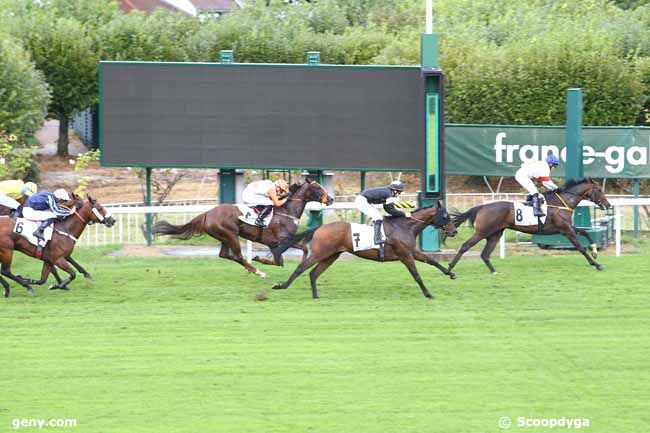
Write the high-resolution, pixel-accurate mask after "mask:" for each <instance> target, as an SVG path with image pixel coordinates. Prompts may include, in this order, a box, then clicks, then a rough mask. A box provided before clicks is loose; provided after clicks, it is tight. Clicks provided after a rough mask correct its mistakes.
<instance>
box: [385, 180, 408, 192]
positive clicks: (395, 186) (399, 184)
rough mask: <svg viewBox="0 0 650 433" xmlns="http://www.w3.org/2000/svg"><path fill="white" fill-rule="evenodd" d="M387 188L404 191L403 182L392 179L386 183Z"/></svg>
mask: <svg viewBox="0 0 650 433" xmlns="http://www.w3.org/2000/svg"><path fill="white" fill-rule="evenodd" d="M388 188H390V189H392V190H393V191H399V192H402V191H404V184H403V183H402V181H399V180H394V181H392V182H391V183H390V185H388Z"/></svg>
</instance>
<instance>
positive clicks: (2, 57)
mask: <svg viewBox="0 0 650 433" xmlns="http://www.w3.org/2000/svg"><path fill="white" fill-rule="evenodd" d="M49 102H50V94H49V92H48V89H47V84H45V81H44V80H43V77H42V75H41V74H40V73H39V72H38V71H37V70H36V69H35V68H34V64H33V63H32V61H31V59H30V58H29V53H27V52H26V51H25V50H24V49H23V48H22V47H21V46H20V45H19V44H18V42H17V41H15V40H12V39H11V38H8V37H0V130H1V131H4V132H5V133H6V134H10V135H14V136H16V137H18V138H19V139H24V138H25V137H28V136H30V135H31V134H33V133H34V131H36V129H37V128H38V127H39V126H41V124H42V123H43V120H44V119H45V115H46V113H47V105H48V103H49ZM18 144H21V143H20V141H18Z"/></svg>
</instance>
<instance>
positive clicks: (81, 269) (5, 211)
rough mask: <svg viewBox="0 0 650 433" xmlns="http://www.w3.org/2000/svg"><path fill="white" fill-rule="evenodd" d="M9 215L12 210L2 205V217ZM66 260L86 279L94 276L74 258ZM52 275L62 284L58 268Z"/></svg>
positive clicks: (0, 212)
mask: <svg viewBox="0 0 650 433" xmlns="http://www.w3.org/2000/svg"><path fill="white" fill-rule="evenodd" d="M9 214H11V209H10V208H8V207H6V206H2V205H0V216H5V215H9ZM65 260H66V261H67V262H68V263H70V264H71V265H72V266H74V268H75V269H76V270H77V271H78V272H80V273H81V274H82V275H83V276H84V278H89V279H92V275H90V273H89V272H88V271H86V269H84V267H83V266H81V265H80V264H79V263H77V261H76V260H75V259H73V258H72V257H66V258H65ZM52 275H54V278H56V280H57V281H58V282H59V283H60V282H61V278H60V277H59V274H58V272H57V271H56V267H53V268H52Z"/></svg>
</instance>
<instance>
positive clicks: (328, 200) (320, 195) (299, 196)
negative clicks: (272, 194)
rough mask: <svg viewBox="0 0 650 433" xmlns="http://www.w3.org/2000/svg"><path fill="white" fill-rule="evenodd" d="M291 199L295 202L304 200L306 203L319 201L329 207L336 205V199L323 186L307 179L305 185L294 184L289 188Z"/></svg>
mask: <svg viewBox="0 0 650 433" xmlns="http://www.w3.org/2000/svg"><path fill="white" fill-rule="evenodd" d="M289 193H290V198H291V199H293V200H302V201H304V202H309V201H317V202H320V203H323V204H325V205H327V206H329V205H331V204H332V203H334V199H333V198H332V197H331V196H330V195H329V194H328V193H327V190H326V189H325V188H323V186H322V185H321V184H319V183H318V182H316V181H315V180H312V179H311V178H309V177H308V178H307V179H305V182H304V183H294V184H293V185H291V186H290V187H289Z"/></svg>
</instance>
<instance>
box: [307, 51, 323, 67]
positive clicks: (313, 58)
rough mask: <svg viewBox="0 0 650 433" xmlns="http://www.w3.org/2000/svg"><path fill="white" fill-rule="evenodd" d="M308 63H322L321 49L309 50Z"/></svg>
mask: <svg viewBox="0 0 650 433" xmlns="http://www.w3.org/2000/svg"><path fill="white" fill-rule="evenodd" d="M307 64H308V65H320V51H307Z"/></svg>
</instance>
